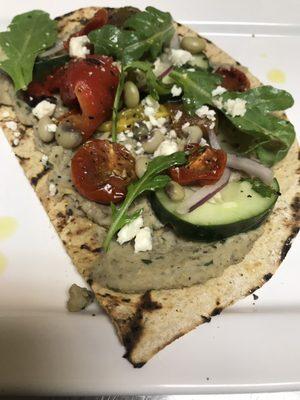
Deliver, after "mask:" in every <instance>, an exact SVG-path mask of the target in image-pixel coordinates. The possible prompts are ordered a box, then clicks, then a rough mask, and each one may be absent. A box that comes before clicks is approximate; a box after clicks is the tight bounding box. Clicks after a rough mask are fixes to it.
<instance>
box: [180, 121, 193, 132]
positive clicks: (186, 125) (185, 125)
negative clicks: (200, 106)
mask: <svg viewBox="0 0 300 400" xmlns="http://www.w3.org/2000/svg"><path fill="white" fill-rule="evenodd" d="M190 125H191V124H190V123H189V122H186V123H185V124H183V125H182V127H181V129H182V130H183V131H184V130H185V128H188V127H189V126H190Z"/></svg>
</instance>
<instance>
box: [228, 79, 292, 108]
mask: <svg viewBox="0 0 300 400" xmlns="http://www.w3.org/2000/svg"><path fill="white" fill-rule="evenodd" d="M221 98H222V99H223V101H226V100H228V99H237V98H239V99H243V100H246V101H247V109H249V108H253V107H255V108H258V109H259V110H260V111H261V112H263V113H268V112H272V111H281V110H286V109H287V108H290V107H292V106H293V104H294V100H293V97H292V96H291V95H290V94H289V93H288V92H286V91H285V90H281V89H277V88H274V87H273V86H269V85H266V86H259V87H257V88H255V89H250V90H247V91H246V92H243V93H240V92H225V93H224V94H223V95H222V96H221Z"/></svg>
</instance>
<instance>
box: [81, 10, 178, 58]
mask: <svg viewBox="0 0 300 400" xmlns="http://www.w3.org/2000/svg"><path fill="white" fill-rule="evenodd" d="M124 28H125V29H119V28H117V27H116V26H112V25H105V26H104V27H103V28H101V29H97V30H95V31H92V32H91V33H90V34H89V38H90V40H91V42H92V44H93V45H94V49H95V53H98V54H105V55H108V56H113V57H114V58H115V59H118V60H122V61H123V62H124V63H125V65H127V64H129V63H130V62H132V61H135V60H139V59H140V58H141V57H142V56H143V55H144V54H145V53H149V55H150V57H152V58H153V59H154V58H155V57H157V56H158V55H159V54H160V53H161V51H162V46H163V45H164V44H165V43H167V42H169V41H170V40H171V38H172V36H173V34H174V27H173V22H172V17H171V15H170V14H169V13H165V12H162V11H159V10H157V9H156V8H154V7H147V8H146V11H143V12H139V13H136V14H134V15H132V16H131V17H130V18H129V19H128V20H127V21H126V22H125V24H124Z"/></svg>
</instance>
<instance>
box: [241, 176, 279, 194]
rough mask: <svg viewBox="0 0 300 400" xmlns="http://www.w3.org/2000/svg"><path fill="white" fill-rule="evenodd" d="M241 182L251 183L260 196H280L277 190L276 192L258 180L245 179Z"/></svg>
mask: <svg viewBox="0 0 300 400" xmlns="http://www.w3.org/2000/svg"><path fill="white" fill-rule="evenodd" d="M241 180H242V181H244V182H249V183H250V185H251V187H252V189H253V190H254V191H255V192H256V193H258V194H260V195H261V196H262V197H272V196H278V195H279V194H280V193H279V192H277V190H275V189H274V188H272V187H271V186H268V185H266V184H265V183H263V182H262V181H261V180H260V179H258V178H244V179H241Z"/></svg>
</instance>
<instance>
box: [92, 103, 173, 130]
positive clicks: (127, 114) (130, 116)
mask: <svg viewBox="0 0 300 400" xmlns="http://www.w3.org/2000/svg"><path fill="white" fill-rule="evenodd" d="M168 116H169V111H168V109H167V107H165V106H164V105H162V104H161V105H160V106H159V109H158V111H157V113H156V114H155V118H168ZM145 119H146V120H148V117H146V116H145V114H144V111H143V107H142V106H138V107H135V108H129V109H126V110H123V111H121V112H120V113H119V115H118V123H117V132H118V133H119V132H124V131H126V130H127V129H131V128H132V127H133V125H134V124H135V123H136V122H139V121H143V120H145ZM111 126H112V122H111V121H106V122H104V123H103V124H102V125H101V126H100V127H99V128H98V129H99V131H100V132H108V131H111Z"/></svg>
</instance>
